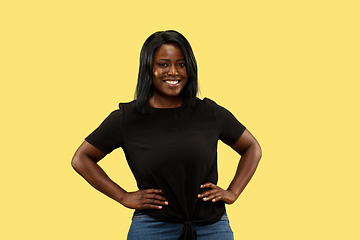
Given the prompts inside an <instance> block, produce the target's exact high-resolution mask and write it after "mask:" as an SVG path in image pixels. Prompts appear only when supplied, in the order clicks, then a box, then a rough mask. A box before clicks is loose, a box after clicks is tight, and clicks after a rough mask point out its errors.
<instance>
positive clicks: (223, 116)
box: [209, 99, 246, 145]
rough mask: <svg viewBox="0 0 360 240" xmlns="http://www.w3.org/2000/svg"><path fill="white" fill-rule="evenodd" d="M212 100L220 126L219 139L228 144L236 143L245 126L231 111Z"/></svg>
mask: <svg viewBox="0 0 360 240" xmlns="http://www.w3.org/2000/svg"><path fill="white" fill-rule="evenodd" d="M209 100H210V99H209ZM210 101H211V102H212V103H213V106H214V111H215V115H216V119H217V122H218V126H219V139H220V140H221V141H223V142H224V143H225V144H227V145H230V144H233V143H235V142H236V141H237V140H238V139H239V138H240V137H241V135H242V134H243V133H244V131H245V130H246V128H245V126H244V125H242V124H241V123H240V122H239V121H238V120H237V119H236V118H235V117H234V115H233V114H232V113H231V112H230V111H228V110H227V109H225V108H223V107H221V106H219V105H218V104H216V103H215V102H213V101H212V100H210Z"/></svg>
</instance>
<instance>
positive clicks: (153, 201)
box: [143, 198, 169, 205]
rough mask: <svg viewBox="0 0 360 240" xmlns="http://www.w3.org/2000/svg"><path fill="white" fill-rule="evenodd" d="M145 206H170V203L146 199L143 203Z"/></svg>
mask: <svg viewBox="0 0 360 240" xmlns="http://www.w3.org/2000/svg"><path fill="white" fill-rule="evenodd" d="M143 203H144V204H152V205H169V202H168V201H161V200H156V199H153V198H152V199H145V200H144V201H143Z"/></svg>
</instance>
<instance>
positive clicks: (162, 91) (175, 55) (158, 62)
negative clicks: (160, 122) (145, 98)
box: [150, 44, 189, 108]
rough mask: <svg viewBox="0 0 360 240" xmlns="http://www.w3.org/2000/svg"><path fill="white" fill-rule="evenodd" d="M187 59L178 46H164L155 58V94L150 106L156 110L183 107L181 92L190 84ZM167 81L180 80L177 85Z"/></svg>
mask: <svg viewBox="0 0 360 240" xmlns="http://www.w3.org/2000/svg"><path fill="white" fill-rule="evenodd" d="M188 79H189V77H188V75H187V72H186V66H185V59H184V56H183V54H182V52H181V49H180V47H179V46H178V45H177V44H163V45H161V46H160V47H159V48H158V49H157V50H156V51H155V53H154V56H153V86H154V94H153V95H152V96H151V97H150V106H152V107H155V108H174V107H179V106H181V105H182V98H181V95H180V92H181V90H183V88H184V87H185V85H186V83H187V82H188ZM166 80H169V81H173V80H178V81H179V83H178V84H176V85H170V84H167V83H166Z"/></svg>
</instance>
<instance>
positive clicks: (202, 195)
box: [198, 189, 219, 198]
mask: <svg viewBox="0 0 360 240" xmlns="http://www.w3.org/2000/svg"><path fill="white" fill-rule="evenodd" d="M218 191H219V189H211V190H208V191H205V192H203V193H200V194H198V198H202V197H207V196H209V195H210V194H214V193H216V192H218Z"/></svg>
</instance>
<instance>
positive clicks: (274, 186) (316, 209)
mask: <svg viewBox="0 0 360 240" xmlns="http://www.w3.org/2000/svg"><path fill="white" fill-rule="evenodd" d="M359 10H360V8H359V3H358V1H356V0H354V1H350V0H342V1H340V0H338V1H316V0H315V1H314V0H312V1H308V0H305V1H285V0H284V1H280V0H274V1H264V0H258V1H256V0H255V1H68V0H66V1H39V0H34V1H1V3H0V24H1V25H0V35H1V37H0V61H1V62H0V79H1V95H0V98H1V99H0V100H1V125H0V132H1V138H0V141H1V145H0V146H1V167H0V178H1V179H0V184H1V200H0V201H1V205H0V215H1V217H0V221H1V222H0V228H1V230H0V239H89V240H91V239H125V238H126V234H127V230H128V227H129V225H130V221H131V215H132V212H133V211H132V210H129V209H126V208H124V207H122V206H121V205H120V204H118V203H116V202H115V201H113V200H111V199H108V198H107V197H105V196H104V195H102V194H100V193H99V192H97V191H96V190H94V189H92V188H91V187H90V186H89V185H88V184H87V183H86V182H85V181H84V180H83V179H82V178H81V177H80V176H78V175H77V174H76V173H75V172H74V170H73V169H72V168H71V166H70V160H71V158H72V155H73V154H74V152H75V150H76V149H77V147H78V146H79V145H80V143H81V142H82V141H83V139H84V138H85V137H86V136H87V135H88V134H89V133H90V132H91V131H93V130H94V129H95V128H96V127H97V126H98V125H99V124H100V122H101V121H102V120H103V119H104V118H105V117H106V116H107V115H108V114H109V113H110V112H111V111H112V110H114V109H116V108H117V104H118V102H126V101H130V100H132V99H133V94H134V89H135V85H136V79H137V71H138V61H139V52H140V48H141V46H142V44H143V42H144V41H145V39H146V38H147V37H148V36H149V35H150V34H151V33H153V32H155V31H158V30H165V29H175V30H178V31H180V32H181V33H183V34H184V35H185V36H186V37H187V38H188V40H189V41H190V43H191V45H192V47H193V50H194V52H195V56H196V58H197V61H198V67H199V82H200V87H201V98H203V97H209V98H211V99H213V100H215V101H216V102H217V103H219V104H220V105H223V106H224V107H226V108H227V109H229V110H230V111H231V112H232V113H233V114H234V115H235V116H236V117H237V118H238V119H239V120H240V121H241V122H242V123H243V124H244V125H246V126H247V127H248V129H249V130H250V131H251V132H252V133H253V134H254V135H255V136H256V137H257V139H258V140H259V142H260V144H261V146H262V148H263V158H262V161H261V163H260V165H259V168H258V170H257V172H256V174H255V176H254V178H253V179H252V181H251V182H250V184H249V185H248V187H247V188H246V189H245V191H244V193H243V194H242V195H241V196H240V198H239V199H238V200H237V202H236V203H235V204H233V205H231V206H228V214H229V217H230V221H231V226H232V228H233V230H234V233H235V239H277V240H280V239H286V240H288V239H347V240H348V239H360V234H359V230H358V227H359V216H360V210H359V202H360V198H359V182H360V178H359V167H360V161H359V160H360V159H359V150H358V149H359V146H358V145H359V136H360V129H359V122H360V118H359V113H358V112H359V103H360V98H359V86H360V85H359V80H360V74H359V66H360V65H359V64H360V59H359V56H360V48H359V43H360V37H359V23H360V18H359ZM237 161H238V156H237V155H236V154H235V153H234V152H233V151H232V150H231V149H229V148H228V147H226V146H224V145H223V144H222V143H221V144H219V168H220V170H219V171H220V180H219V185H220V186H222V187H225V188H226V187H227V185H228V183H229V181H230V180H231V178H232V176H233V173H234V171H235V167H236V165H237ZM101 166H103V167H104V168H105V170H106V171H107V173H108V174H109V175H110V176H111V177H112V178H113V179H114V180H115V181H116V182H118V183H119V184H120V185H121V186H123V187H124V188H125V189H127V190H129V191H131V190H136V185H135V181H134V179H133V177H132V174H131V173H130V171H129V169H128V166H127V164H126V161H125V158H124V156H123V153H122V151H121V150H117V151H115V152H113V153H112V154H111V155H109V156H107V157H106V158H105V159H104V160H103V161H102V162H101Z"/></svg>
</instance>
